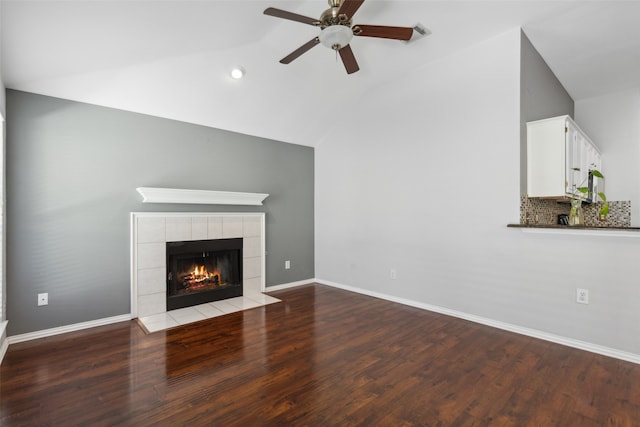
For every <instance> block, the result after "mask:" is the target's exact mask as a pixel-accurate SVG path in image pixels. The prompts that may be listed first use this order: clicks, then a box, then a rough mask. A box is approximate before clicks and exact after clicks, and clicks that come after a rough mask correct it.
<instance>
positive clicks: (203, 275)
mask: <svg viewBox="0 0 640 427" xmlns="http://www.w3.org/2000/svg"><path fill="white" fill-rule="evenodd" d="M209 279H216V280H215V281H216V282H218V281H219V280H220V272H218V271H214V272H211V273H209V272H208V271H207V269H206V268H205V266H204V265H196V266H195V267H194V269H193V271H192V272H191V282H193V283H199V282H203V281H205V280H209Z"/></svg>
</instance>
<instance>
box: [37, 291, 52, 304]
mask: <svg viewBox="0 0 640 427" xmlns="http://www.w3.org/2000/svg"><path fill="white" fill-rule="evenodd" d="M38 305H49V294H48V293H44V294H38Z"/></svg>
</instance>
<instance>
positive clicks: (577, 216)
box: [569, 168, 609, 225]
mask: <svg viewBox="0 0 640 427" xmlns="http://www.w3.org/2000/svg"><path fill="white" fill-rule="evenodd" d="M573 170H574V171H580V168H573ZM589 177H593V179H596V178H600V179H604V175H603V174H602V173H601V172H600V171H599V170H597V169H591V170H589V175H588V176H587V178H585V180H584V181H583V182H582V183H581V184H580V187H576V188H575V189H574V190H573V193H572V194H571V210H570V211H569V225H584V215H583V213H582V200H583V199H584V197H585V195H586V194H588V193H589V187H585V186H584V185H585V184H586V183H587V180H588V179H589ZM597 194H598V197H600V199H601V200H602V202H603V205H602V207H601V208H600V211H599V212H598V219H599V220H600V221H605V220H606V219H607V214H608V213H609V202H607V196H606V195H605V194H604V192H602V191H599V192H598V193H597Z"/></svg>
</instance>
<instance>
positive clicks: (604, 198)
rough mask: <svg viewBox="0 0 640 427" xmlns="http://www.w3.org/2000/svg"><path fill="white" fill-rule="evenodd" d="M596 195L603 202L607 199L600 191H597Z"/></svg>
mask: <svg viewBox="0 0 640 427" xmlns="http://www.w3.org/2000/svg"><path fill="white" fill-rule="evenodd" d="M598 196H600V199H602V201H603V202H606V201H607V196H605V195H604V193H603V192H602V191H599V192H598Z"/></svg>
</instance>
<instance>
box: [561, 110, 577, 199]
mask: <svg viewBox="0 0 640 427" xmlns="http://www.w3.org/2000/svg"><path fill="white" fill-rule="evenodd" d="M565 138H566V139H565V150H566V166H565V174H566V187H565V194H567V195H571V194H573V192H574V190H575V188H576V187H578V184H579V183H580V171H579V170H577V169H579V168H580V149H579V142H578V130H577V129H576V128H575V127H574V126H573V125H572V124H571V122H569V121H568V120H567V121H566V124H565Z"/></svg>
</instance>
